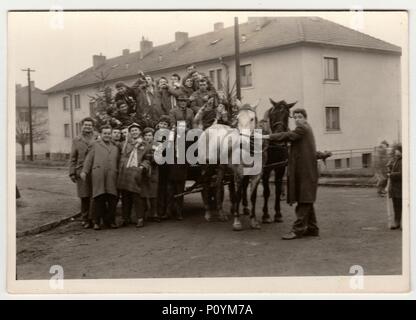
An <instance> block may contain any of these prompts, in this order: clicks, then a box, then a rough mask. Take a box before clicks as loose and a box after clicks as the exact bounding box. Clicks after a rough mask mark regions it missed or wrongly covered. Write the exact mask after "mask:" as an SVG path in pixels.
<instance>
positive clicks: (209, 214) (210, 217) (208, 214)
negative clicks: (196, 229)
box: [204, 211, 212, 222]
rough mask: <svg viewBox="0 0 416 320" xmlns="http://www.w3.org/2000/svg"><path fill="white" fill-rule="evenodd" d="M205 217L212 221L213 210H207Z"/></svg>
mask: <svg viewBox="0 0 416 320" xmlns="http://www.w3.org/2000/svg"><path fill="white" fill-rule="evenodd" d="M204 218H205V220H206V221H208V222H211V221H212V215H211V212H209V211H207V212H205V216H204Z"/></svg>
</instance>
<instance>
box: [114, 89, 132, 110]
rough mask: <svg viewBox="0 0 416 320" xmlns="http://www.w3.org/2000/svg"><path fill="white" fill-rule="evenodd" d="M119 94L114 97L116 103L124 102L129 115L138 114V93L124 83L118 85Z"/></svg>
mask: <svg viewBox="0 0 416 320" xmlns="http://www.w3.org/2000/svg"><path fill="white" fill-rule="evenodd" d="M116 90H117V93H116V94H115V96H114V101H116V102H119V101H123V102H124V103H125V104H126V105H127V106H128V111H127V113H128V114H131V113H134V112H136V93H135V92H134V90H133V89H131V88H129V87H128V86H127V85H126V84H124V83H123V82H117V83H116Z"/></svg>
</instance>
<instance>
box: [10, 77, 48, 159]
mask: <svg viewBox="0 0 416 320" xmlns="http://www.w3.org/2000/svg"><path fill="white" fill-rule="evenodd" d="M30 87H31V105H32V127H33V142H34V143H33V154H34V157H35V159H44V158H45V157H49V133H48V132H49V123H48V96H47V95H46V94H45V93H44V91H43V90H41V89H38V88H36V87H35V82H34V81H31V85H30ZM16 136H17V137H18V138H19V139H23V140H24V141H26V145H25V146H24V149H25V150H24V153H25V155H26V157H27V158H28V157H29V154H30V146H29V97H28V86H25V87H22V85H20V84H16ZM22 154H23V150H22V145H21V144H19V143H18V142H17V141H16V156H17V159H19V160H20V159H22Z"/></svg>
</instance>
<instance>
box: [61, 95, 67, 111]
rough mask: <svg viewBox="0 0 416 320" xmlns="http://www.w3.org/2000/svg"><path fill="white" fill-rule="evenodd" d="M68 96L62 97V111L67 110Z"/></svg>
mask: <svg viewBox="0 0 416 320" xmlns="http://www.w3.org/2000/svg"><path fill="white" fill-rule="evenodd" d="M68 98H69V97H68V96H65V97H63V98H62V105H63V107H64V111H68V110H69V104H68Z"/></svg>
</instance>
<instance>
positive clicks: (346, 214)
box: [16, 170, 402, 279]
mask: <svg viewBox="0 0 416 320" xmlns="http://www.w3.org/2000/svg"><path fill="white" fill-rule="evenodd" d="M54 174H55V175H56V177H54V175H52V177H54V178H53V180H54V181H55V183H56V184H57V185H56V186H53V189H54V190H55V191H56V192H61V191H62V192H63V193H65V192H70V193H72V192H74V191H75V187H74V186H73V185H69V186H70V187H68V183H67V180H64V178H62V181H61V180H60V179H59V178H57V177H58V176H62V177H64V176H65V179H67V177H66V172H63V171H62V172H59V171H58V170H56V172H55V173H54ZM50 178H51V177H50ZM36 179H38V177H36ZM39 179H40V180H41V181H42V179H47V178H42V177H39ZM18 182H19V179H18ZM44 183H46V181H44ZM61 183H63V184H64V185H61ZM51 185H53V183H52V184H51ZM58 185H59V186H58ZM69 189H71V190H72V189H73V190H72V191H68V190H69ZM260 195H261V190H260V192H259V197H258V199H259V200H258V206H257V207H258V210H257V214H258V216H259V217H260V215H261V207H262V204H263V199H262V197H261V196H260ZM70 196H71V195H70ZM72 196H73V194H72ZM68 197H69V196H68ZM49 198H51V196H49ZM49 198H48V197H45V201H46V200H48V201H49V200H50V199H49ZM272 201H274V200H272V199H271V200H270V205H271V204H272ZM185 202H186V205H185V212H184V217H185V220H184V221H173V220H169V221H164V222H161V223H156V222H149V223H147V224H146V226H145V227H144V228H141V229H136V228H135V227H134V226H130V227H126V228H120V229H116V230H101V231H94V230H91V229H88V230H84V229H82V228H81V226H80V222H79V221H74V222H71V223H69V224H66V225H63V226H60V227H58V228H56V229H53V230H50V231H48V232H44V233H41V234H37V235H34V236H25V237H22V238H18V239H16V241H17V278H18V279H49V278H50V276H51V275H50V274H49V269H50V267H51V266H52V265H61V266H62V267H63V268H64V274H65V278H66V279H83V278H84V279H101V278H151V277H157V278H164V277H230V276H235V277H240V276H335V275H349V269H350V267H351V266H352V265H361V266H362V267H363V268H364V273H365V274H366V275H392V274H401V270H402V259H401V246H402V238H401V237H402V233H401V232H400V231H390V230H388V229H387V211H386V199H385V198H378V197H377V196H376V192H375V189H371V188H369V189H366V188H344V187H336V188H331V187H320V188H319V189H318V201H317V203H316V212H317V218H318V223H319V226H320V229H321V236H320V237H318V238H303V239H297V240H292V241H284V240H281V239H280V238H281V236H282V235H283V234H284V233H285V232H287V231H289V230H290V227H291V224H292V222H293V221H294V207H290V206H288V205H287V204H285V203H282V204H283V216H284V222H283V223H280V224H268V225H262V229H261V230H250V229H249V228H248V225H247V224H248V221H245V224H246V226H245V227H246V228H245V230H243V231H241V232H234V231H232V229H231V223H232V222H231V221H229V222H210V223H208V222H206V221H205V220H204V218H203V209H202V205H201V197H200V195H199V194H193V195H188V196H187V197H186V201H185ZM77 205H78V203H76V204H75V206H77ZM225 207H226V208H228V204H227V203H226V204H225ZM271 207H272V206H271Z"/></svg>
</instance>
